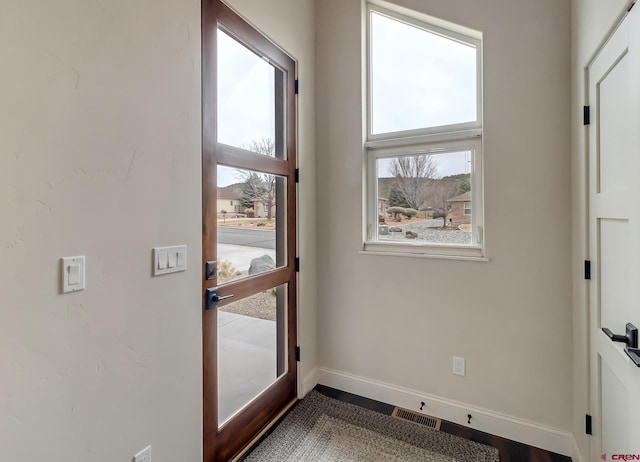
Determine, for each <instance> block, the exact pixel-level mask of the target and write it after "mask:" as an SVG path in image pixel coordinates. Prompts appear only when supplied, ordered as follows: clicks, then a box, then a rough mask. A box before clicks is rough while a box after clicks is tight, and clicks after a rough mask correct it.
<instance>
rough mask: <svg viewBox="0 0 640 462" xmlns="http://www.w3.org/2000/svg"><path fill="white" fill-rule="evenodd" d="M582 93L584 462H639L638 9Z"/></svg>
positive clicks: (595, 63)
mask: <svg viewBox="0 0 640 462" xmlns="http://www.w3.org/2000/svg"><path fill="white" fill-rule="evenodd" d="M588 89H589V104H590V115H591V116H590V119H591V125H590V127H589V253H590V259H591V262H592V266H591V278H592V280H591V282H590V294H589V299H590V302H589V303H590V327H589V338H590V370H591V381H590V388H591V393H590V394H591V414H592V416H593V430H592V431H593V437H592V447H591V458H590V460H600V459H601V457H602V458H603V460H631V459H625V458H620V457H621V455H625V456H626V455H632V456H635V457H637V459H636V458H634V459H633V460H640V368H639V367H638V366H637V365H636V364H635V363H634V360H633V358H636V360H640V357H638V356H636V355H635V354H634V350H633V348H632V346H633V345H628V344H627V343H629V344H630V343H634V342H633V341H632V340H631V337H632V335H630V340H629V341H628V342H627V339H626V325H627V323H631V324H633V325H635V326H638V327H640V8H634V9H632V10H631V12H630V13H629V14H628V15H627V17H626V18H625V19H624V21H623V22H622V24H621V25H620V26H619V27H618V29H617V30H616V31H615V32H614V34H613V35H612V36H611V38H610V39H609V40H608V42H607V43H606V45H605V46H604V48H603V49H602V51H601V52H600V53H599V54H598V56H597V57H596V59H595V60H594V61H593V63H592V64H591V65H590V66H589V68H588ZM604 329H608V331H605V330H604ZM612 336H613V337H612ZM616 336H619V337H616ZM614 340H615V341H614ZM636 348H637V346H636ZM625 350H628V352H627V351H625ZM603 456H604V457H603Z"/></svg>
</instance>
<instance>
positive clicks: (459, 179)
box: [444, 173, 471, 196]
mask: <svg viewBox="0 0 640 462" xmlns="http://www.w3.org/2000/svg"><path fill="white" fill-rule="evenodd" d="M444 179H447V180H451V181H453V182H454V184H455V194H454V196H459V195H460V194H463V193H466V192H468V191H471V175H470V174H469V173H459V174H458V175H450V176H446V177H444Z"/></svg>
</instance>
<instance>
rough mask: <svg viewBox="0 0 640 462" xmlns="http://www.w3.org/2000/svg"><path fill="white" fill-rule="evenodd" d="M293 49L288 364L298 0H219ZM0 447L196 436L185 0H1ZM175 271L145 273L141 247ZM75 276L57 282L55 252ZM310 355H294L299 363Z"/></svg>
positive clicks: (196, 41) (86, 449)
mask: <svg viewBox="0 0 640 462" xmlns="http://www.w3.org/2000/svg"><path fill="white" fill-rule="evenodd" d="M233 3H234V5H237V6H238V8H239V9H240V10H241V12H244V13H246V15H247V16H248V17H249V18H250V19H253V21H254V22H255V23H256V24H257V25H258V26H259V27H261V28H263V29H264V30H265V31H266V32H267V33H268V34H270V35H271V36H272V37H273V38H274V39H275V40H277V41H278V42H279V43H281V44H282V46H283V47H284V48H285V49H287V50H288V51H290V52H291V53H292V54H293V55H294V56H295V57H296V58H299V59H300V75H301V78H302V85H301V87H302V92H303V94H302V95H301V97H300V117H299V120H300V124H299V131H300V134H299V139H300V146H301V149H300V152H301V159H300V167H301V170H302V171H301V177H302V179H303V181H304V183H303V185H302V186H301V188H300V201H301V204H302V213H301V228H302V233H303V234H304V235H305V236H309V238H308V239H304V240H303V241H302V242H301V244H300V254H301V257H302V269H303V273H302V274H303V275H304V276H302V278H303V279H302V282H301V290H300V294H301V297H302V302H301V303H300V308H301V310H302V314H301V316H300V318H301V324H302V326H301V331H302V333H301V341H302V342H303V345H304V346H303V361H304V364H303V366H302V368H303V371H304V370H305V368H306V369H309V368H312V367H313V366H314V365H315V363H314V360H315V359H314V358H315V305H314V303H315V301H314V300H315V285H314V282H313V281H314V278H315V272H314V261H315V240H314V230H315V226H314V224H313V223H314V216H315V215H314V204H315V182H314V176H313V173H312V172H313V171H314V138H313V130H314V129H313V125H314V120H313V117H314V116H313V111H314V107H313V96H314V95H313V92H312V90H311V88H313V73H314V67H313V66H314V48H313V42H312V41H313V35H314V31H313V17H312V6H311V5H312V3H313V2H312V1H311V0H305V1H299V0H298V1H294V0H288V1H286V0H282V1H272V2H268V5H267V4H266V2H261V1H256V0H252V1H246V2H243V1H235V2H233ZM1 9H2V14H0V57H2V63H1V65H2V84H1V85H0V101H2V104H1V105H0V191H1V192H0V216H1V217H2V219H1V221H0V259H1V260H2V262H3V264H2V265H0V281H1V282H0V293H1V294H2V295H1V300H2V301H1V302H0V454H1V455H0V459H2V460H3V461H4V460H7V461H12V462H14V461H15V462H25V461H31V460H47V461H56V462H57V461H65V462H86V461H88V460H91V461H97V462H113V461H129V460H131V457H132V456H133V454H134V453H135V452H137V451H138V450H140V449H142V448H143V447H145V446H146V445H147V444H151V445H152V447H153V459H154V462H163V461H164V462H175V461H185V462H197V461H200V460H201V451H202V430H201V425H202V419H201V415H202V409H201V408H202V386H201V383H202V373H201V370H202V359H201V358H202V352H201V345H202V339H201V295H200V294H201V271H200V259H201V250H200V248H201V185H200V178H201V167H200V165H201V152H200V151H201V148H200V125H201V117H200V105H201V101H200V86H201V81H200V2H199V1H193V0H192V1H177V0H155V1H150V0H136V1H130V0H127V1H122V0H116V1H95V2H85V1H80V2H78V1H73V0H57V1H53V0H36V1H33V2H23V1H19V0H5V1H3V2H2V8H1ZM174 244H187V245H188V247H189V259H188V266H189V268H188V271H186V272H184V273H179V274H175V275H168V276H163V277H158V278H152V277H151V276H150V270H151V268H150V266H151V265H150V259H151V248H152V247H154V246H160V245H174ZM69 255H86V257H87V289H86V290H85V291H83V292H81V293H76V294H72V295H60V294H59V287H58V285H59V284H58V277H59V267H58V265H59V263H58V260H59V258H60V257H62V256H69ZM308 364H310V366H309V365H308Z"/></svg>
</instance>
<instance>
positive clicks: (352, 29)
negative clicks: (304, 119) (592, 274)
mask: <svg viewBox="0 0 640 462" xmlns="http://www.w3.org/2000/svg"><path fill="white" fill-rule="evenodd" d="M396 3H398V4H401V5H403V6H406V7H409V8H413V9H416V10H419V11H422V12H424V13H426V14H430V15H432V16H436V17H440V18H442V19H445V20H449V21H452V22H455V23H458V24H461V25H464V26H468V27H470V28H473V29H476V30H480V31H482V32H483V33H484V77H485V88H484V96H485V111H484V129H485V131H484V134H485V135H484V156H485V157H484V166H485V204H486V208H485V221H486V223H485V224H486V251H487V252H486V253H487V256H488V257H489V258H490V262H488V263H477V262H465V261H444V260H434V259H419V258H401V257H381V256H369V255H362V254H359V253H358V252H359V251H360V250H361V248H362V242H361V236H362V218H361V213H360V211H361V210H362V199H363V194H362V191H363V180H362V178H363V175H362V165H363V152H362V112H361V111H362V96H361V89H360V88H361V87H360V83H361V79H362V77H361V65H362V61H361V6H362V5H361V2H360V0H324V1H322V2H317V4H316V14H317V20H316V21H317V22H316V28H317V48H316V59H317V61H316V68H317V82H318V86H317V93H316V95H317V105H316V107H317V133H316V139H317V152H318V158H317V162H318V180H317V181H318V198H319V200H318V245H319V252H318V255H319V260H318V261H319V269H318V274H319V279H318V280H319V285H318V293H319V294H322V296H321V297H319V300H318V303H319V305H318V329H319V332H320V335H319V342H320V344H319V345H320V347H319V351H320V356H319V364H320V365H321V366H323V367H325V368H330V369H334V370H337V371H341V372H344V373H347V374H352V375H356V376H361V377H365V378H368V379H372V380H376V381H381V382H386V383H388V384H392V385H394V386H399V387H406V388H408V389H411V390H418V391H422V392H424V393H430V394H433V395H436V396H439V397H443V398H446V399H449V400H456V401H459V402H462V403H468V404H470V405H474V406H478V407H482V408H486V409H491V410H493V411H496V412H499V413H503V414H506V415H509V416H513V417H516V418H520V419H525V420H527V421H532V422H536V423H539V424H542V425H545V426H548V427H554V428H557V429H561V430H564V431H568V430H569V429H570V428H571V341H572V338H571V322H572V319H571V276H570V274H571V265H570V256H571V233H570V232H571V214H570V210H571V183H570V178H571V170H570V148H571V145H570V135H569V127H570V125H569V123H570V104H571V97H570V94H571V87H570V76H571V73H570V38H571V37H570V3H569V2H568V1H558V0H540V1H536V2H531V1H525V0H517V1H514V0H486V1H481V2H478V1H474V0H430V1H424V0H397V1H396ZM454 354H455V355H461V356H464V357H466V358H467V376H466V377H465V378H461V377H457V376H453V375H452V374H451V361H452V356H453V355H454ZM416 404H417V403H416ZM461 412H462V413H464V411H461ZM463 419H464V420H465V421H466V419H465V418H464V416H463V415H461V416H460V420H463Z"/></svg>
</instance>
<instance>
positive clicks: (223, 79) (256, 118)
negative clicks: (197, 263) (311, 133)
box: [202, 0, 297, 462]
mask: <svg viewBox="0 0 640 462" xmlns="http://www.w3.org/2000/svg"><path fill="white" fill-rule="evenodd" d="M202 21H203V23H202V54H203V56H202V58H203V72H202V78H203V81H202V98H203V104H202V112H203V127H202V144H203V146H202V149H203V352H204V353H203V361H204V365H203V370H204V409H203V411H204V460H205V462H213V461H226V460H229V459H230V458H231V457H233V456H234V454H236V453H237V452H238V451H239V450H241V449H242V448H243V447H244V446H246V444H247V443H248V442H249V441H250V440H251V439H252V438H253V437H254V436H255V435H256V434H257V433H258V432H259V431H260V430H261V429H262V428H264V426H265V425H266V424H268V423H269V422H270V421H271V420H272V419H273V418H274V417H275V416H276V415H277V414H278V413H279V412H280V411H281V410H282V409H283V408H284V407H285V406H286V405H287V404H289V403H290V402H291V401H292V400H294V399H295V397H296V364H297V363H296V358H295V348H296V273H295V257H296V255H295V249H296V242H295V239H296V226H295V223H296V216H295V213H296V185H295V171H296V170H295V169H296V165H295V162H296V139H295V62H294V61H293V59H292V58H290V57H289V56H288V55H287V54H285V53H284V52H283V51H282V50H281V49H280V48H279V47H277V46H276V45H275V44H273V43H272V42H271V41H270V40H269V39H267V38H266V37H264V36H263V35H262V34H261V33H260V32H258V31H257V30H256V29H254V28H253V27H252V26H250V25H249V24H248V23H247V22H245V21H244V20H243V19H242V18H241V17H240V16H238V15H237V14H236V13H235V12H234V11H232V10H231V9H230V8H229V7H228V6H227V5H225V4H224V3H223V2H221V1H219V0H203V4H202Z"/></svg>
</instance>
